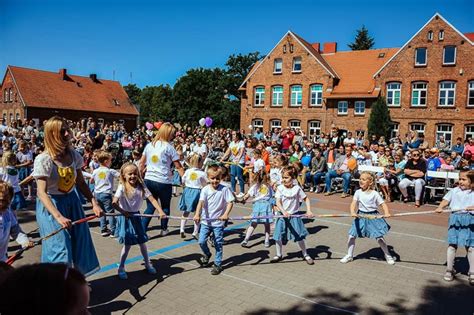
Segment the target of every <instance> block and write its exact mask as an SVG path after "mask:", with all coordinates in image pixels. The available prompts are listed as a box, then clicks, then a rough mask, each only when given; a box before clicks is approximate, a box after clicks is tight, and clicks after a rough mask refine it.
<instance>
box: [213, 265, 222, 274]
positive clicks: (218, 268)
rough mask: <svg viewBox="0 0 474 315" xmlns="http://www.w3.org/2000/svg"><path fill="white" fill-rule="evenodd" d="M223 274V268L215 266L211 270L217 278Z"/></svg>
mask: <svg viewBox="0 0 474 315" xmlns="http://www.w3.org/2000/svg"><path fill="white" fill-rule="evenodd" d="M221 272H222V267H221V266H216V265H214V266H213V267H212V269H211V275H213V276H217V275H218V274H220V273H221Z"/></svg>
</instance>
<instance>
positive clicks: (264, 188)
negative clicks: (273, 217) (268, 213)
mask: <svg viewBox="0 0 474 315" xmlns="http://www.w3.org/2000/svg"><path fill="white" fill-rule="evenodd" d="M247 194H249V196H250V197H252V198H253V201H254V202H255V201H259V200H270V199H271V198H272V195H273V191H272V188H271V187H270V186H269V185H265V184H254V185H252V186H251V187H250V188H249V191H248V192H247Z"/></svg>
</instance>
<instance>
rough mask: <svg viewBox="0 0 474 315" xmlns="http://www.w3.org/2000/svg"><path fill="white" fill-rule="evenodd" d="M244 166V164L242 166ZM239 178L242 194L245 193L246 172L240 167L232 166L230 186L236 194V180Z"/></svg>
mask: <svg viewBox="0 0 474 315" xmlns="http://www.w3.org/2000/svg"><path fill="white" fill-rule="evenodd" d="M241 166H244V164H241ZM236 177H237V179H238V181H239V186H240V192H241V193H242V194H243V193H244V185H245V182H244V171H243V170H242V168H240V167H239V166H238V165H232V164H231V165H230V185H231V187H232V191H233V192H235V184H236V183H235V178H236Z"/></svg>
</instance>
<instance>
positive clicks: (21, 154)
mask: <svg viewBox="0 0 474 315" xmlns="http://www.w3.org/2000/svg"><path fill="white" fill-rule="evenodd" d="M16 158H17V160H18V162H19V164H18V165H17V166H16V167H17V168H18V177H19V179H20V181H22V180H24V179H25V178H27V177H28V176H30V174H31V167H32V166H33V154H32V153H31V151H30V149H29V148H28V144H27V142H26V141H25V140H21V141H20V143H19V145H18V153H17V154H16ZM32 191H33V185H32V183H29V184H28V196H27V197H26V200H28V201H31V200H32V199H33V195H32Z"/></svg>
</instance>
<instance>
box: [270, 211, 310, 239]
mask: <svg viewBox="0 0 474 315" xmlns="http://www.w3.org/2000/svg"><path fill="white" fill-rule="evenodd" d="M306 235H308V230H306V228H305V227H304V223H303V219H302V218H295V217H291V218H278V219H277V220H276V223H275V230H274V231H273V239H274V240H275V241H282V242H283V243H286V242H288V241H289V240H293V241H294V242H299V241H302V240H304V239H305V238H306Z"/></svg>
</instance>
